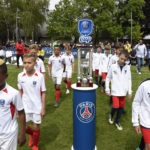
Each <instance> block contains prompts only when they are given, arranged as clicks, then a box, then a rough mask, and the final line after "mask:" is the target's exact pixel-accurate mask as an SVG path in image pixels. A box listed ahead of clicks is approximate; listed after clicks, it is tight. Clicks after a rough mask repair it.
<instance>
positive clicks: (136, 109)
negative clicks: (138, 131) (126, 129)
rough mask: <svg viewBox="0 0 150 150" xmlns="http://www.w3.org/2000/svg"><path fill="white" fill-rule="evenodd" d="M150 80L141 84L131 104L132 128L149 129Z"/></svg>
mask: <svg viewBox="0 0 150 150" xmlns="http://www.w3.org/2000/svg"><path fill="white" fill-rule="evenodd" d="M149 87H150V79H148V80H145V81H144V82H142V83H141V85H140V86H139V87H138V90H137V91H136V94H135V97H134V100H133V103H132V123H133V126H139V125H142V126H143V127H145V128H150V88H149Z"/></svg>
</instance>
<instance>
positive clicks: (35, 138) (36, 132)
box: [33, 129, 40, 146]
mask: <svg viewBox="0 0 150 150" xmlns="http://www.w3.org/2000/svg"><path fill="white" fill-rule="evenodd" d="M39 137H40V129H39V130H33V146H38V143H39Z"/></svg>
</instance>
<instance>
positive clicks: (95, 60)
mask: <svg viewBox="0 0 150 150" xmlns="http://www.w3.org/2000/svg"><path fill="white" fill-rule="evenodd" d="M101 55H102V53H93V68H94V70H99V69H100V58H101Z"/></svg>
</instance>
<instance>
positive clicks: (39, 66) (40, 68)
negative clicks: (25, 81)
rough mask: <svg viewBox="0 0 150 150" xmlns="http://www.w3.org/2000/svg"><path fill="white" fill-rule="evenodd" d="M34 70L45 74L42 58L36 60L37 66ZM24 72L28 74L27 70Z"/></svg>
mask: <svg viewBox="0 0 150 150" xmlns="http://www.w3.org/2000/svg"><path fill="white" fill-rule="evenodd" d="M34 69H35V70H36V71H38V72H40V73H45V66H44V63H43V61H42V60H41V59H40V58H37V59H36V65H35V66H34ZM23 71H24V72H26V70H25V68H23Z"/></svg>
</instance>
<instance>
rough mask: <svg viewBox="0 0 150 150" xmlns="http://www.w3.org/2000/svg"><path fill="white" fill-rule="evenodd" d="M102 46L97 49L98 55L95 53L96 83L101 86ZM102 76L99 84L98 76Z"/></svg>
mask: <svg viewBox="0 0 150 150" xmlns="http://www.w3.org/2000/svg"><path fill="white" fill-rule="evenodd" d="M101 55H102V53H101V46H98V47H97V52H96V53H93V69H94V70H95V71H94V73H95V81H96V84H97V85H98V84H99V86H100V85H101V80H102V77H101V66H100V58H101ZM99 75H100V79H99V83H98V76H99Z"/></svg>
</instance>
